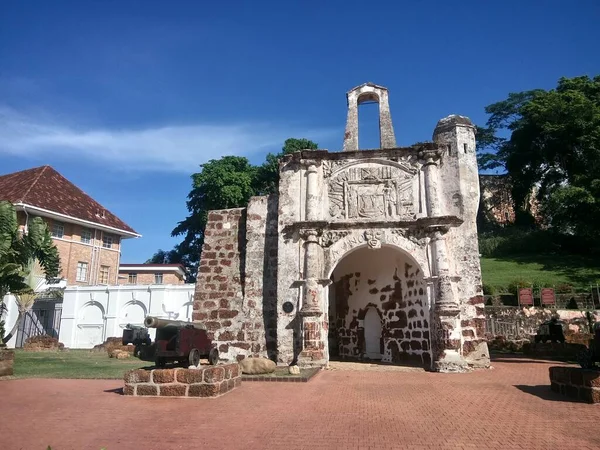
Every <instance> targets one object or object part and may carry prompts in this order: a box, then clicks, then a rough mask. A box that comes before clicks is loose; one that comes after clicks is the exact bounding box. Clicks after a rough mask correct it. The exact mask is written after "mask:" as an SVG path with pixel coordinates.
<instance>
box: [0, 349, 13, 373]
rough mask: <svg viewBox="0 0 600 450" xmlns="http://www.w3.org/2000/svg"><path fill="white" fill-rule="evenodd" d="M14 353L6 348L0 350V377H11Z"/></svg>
mask: <svg viewBox="0 0 600 450" xmlns="http://www.w3.org/2000/svg"><path fill="white" fill-rule="evenodd" d="M14 362H15V352H14V351H12V350H8V349H7V348H0V377H8V376H11V375H13V373H14V371H13V366H14Z"/></svg>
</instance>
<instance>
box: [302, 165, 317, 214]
mask: <svg viewBox="0 0 600 450" xmlns="http://www.w3.org/2000/svg"><path fill="white" fill-rule="evenodd" d="M304 164H305V165H306V220H319V218H320V217H319V216H320V214H319V208H320V206H319V179H318V168H317V164H318V163H317V161H304Z"/></svg>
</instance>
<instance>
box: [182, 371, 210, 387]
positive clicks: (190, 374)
mask: <svg viewBox="0 0 600 450" xmlns="http://www.w3.org/2000/svg"><path fill="white" fill-rule="evenodd" d="M203 372H204V370H202V369H179V370H178V371H177V382H179V383H185V384H193V383H202V380H203V379H204V374H203Z"/></svg>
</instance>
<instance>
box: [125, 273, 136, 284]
mask: <svg viewBox="0 0 600 450" xmlns="http://www.w3.org/2000/svg"><path fill="white" fill-rule="evenodd" d="M127 282H128V283H129V284H137V273H130V274H129V278H128V279H127Z"/></svg>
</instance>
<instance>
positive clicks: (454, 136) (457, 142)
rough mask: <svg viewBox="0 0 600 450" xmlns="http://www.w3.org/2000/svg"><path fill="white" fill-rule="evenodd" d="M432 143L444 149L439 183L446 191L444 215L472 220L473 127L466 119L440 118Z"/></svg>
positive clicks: (475, 198)
mask: <svg viewBox="0 0 600 450" xmlns="http://www.w3.org/2000/svg"><path fill="white" fill-rule="evenodd" d="M433 140H434V141H435V142H436V143H438V144H443V145H445V146H446V147H447V154H446V157H445V162H444V166H443V167H442V168H440V177H441V181H442V183H443V184H444V186H445V192H446V196H447V197H446V199H445V204H446V213H448V214H452V215H456V216H458V217H460V218H462V219H463V220H465V221H467V222H473V223H474V221H475V219H476V217H477V208H478V207H479V172H478V167H477V156H476V152H475V126H474V125H473V122H471V120H470V119H469V118H468V117H465V116H459V115H456V114H452V115H450V116H448V117H444V118H443V119H441V120H440V121H439V122H438V123H437V125H436V127H435V130H434V132H433Z"/></svg>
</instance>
